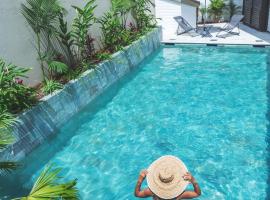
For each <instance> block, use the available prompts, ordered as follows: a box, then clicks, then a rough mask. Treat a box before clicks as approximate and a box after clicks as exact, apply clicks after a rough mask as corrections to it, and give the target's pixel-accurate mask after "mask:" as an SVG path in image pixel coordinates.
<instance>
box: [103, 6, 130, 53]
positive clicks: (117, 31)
mask: <svg viewBox="0 0 270 200" xmlns="http://www.w3.org/2000/svg"><path fill="white" fill-rule="evenodd" d="M98 22H99V23H100V25H101V30H102V34H103V43H104V44H103V45H104V48H105V49H106V50H108V51H109V52H111V53H113V52H115V51H118V50H120V49H122V48H123V46H125V45H126V44H127V41H126V38H127V30H126V29H124V28H123V27H122V24H121V21H120V18H119V17H118V16H117V15H116V14H115V13H114V11H113V10H111V11H109V12H107V13H105V14H104V16H103V17H101V18H100V19H99V20H98Z"/></svg>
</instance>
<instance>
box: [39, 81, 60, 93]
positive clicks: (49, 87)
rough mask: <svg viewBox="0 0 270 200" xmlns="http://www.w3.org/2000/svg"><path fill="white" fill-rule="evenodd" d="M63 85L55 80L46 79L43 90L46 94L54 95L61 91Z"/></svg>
mask: <svg viewBox="0 0 270 200" xmlns="http://www.w3.org/2000/svg"><path fill="white" fill-rule="evenodd" d="M62 88H63V85H62V84H61V83H59V82H57V81H55V80H53V79H45V81H44V82H43V87H42V88H41V90H42V92H43V93H44V94H46V95H47V94H52V93H53V92H54V91H55V90H60V89H62Z"/></svg>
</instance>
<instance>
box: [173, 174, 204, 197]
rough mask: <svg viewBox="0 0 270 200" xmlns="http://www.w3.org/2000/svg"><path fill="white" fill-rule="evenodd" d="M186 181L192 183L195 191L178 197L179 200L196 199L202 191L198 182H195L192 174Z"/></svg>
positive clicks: (187, 175) (186, 176) (186, 177)
mask: <svg viewBox="0 0 270 200" xmlns="http://www.w3.org/2000/svg"><path fill="white" fill-rule="evenodd" d="M184 179H185V180H188V181H190V183H191V184H192V185H193V189H194V191H185V192H183V193H182V194H181V195H180V196H179V197H177V200H179V199H192V198H196V197H198V196H200V195H201V189H200V186H199V184H198V182H197V181H196V180H195V178H194V177H193V176H192V175H191V174H190V173H187V174H186V175H185V176H184Z"/></svg>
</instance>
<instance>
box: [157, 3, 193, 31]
mask: <svg viewBox="0 0 270 200" xmlns="http://www.w3.org/2000/svg"><path fill="white" fill-rule="evenodd" d="M155 10H156V18H161V19H157V20H158V22H159V25H161V26H162V32H163V35H165V36H167V35H173V34H175V33H176V31H177V27H178V24H177V22H176V21H175V20H174V19H173V17H175V16H183V17H184V18H185V19H186V20H187V21H188V22H189V23H190V25H191V26H193V27H196V12H197V11H196V7H194V6H191V5H187V4H185V3H181V1H173V0H156V1H155Z"/></svg>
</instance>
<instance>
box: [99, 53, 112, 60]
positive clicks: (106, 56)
mask: <svg viewBox="0 0 270 200" xmlns="http://www.w3.org/2000/svg"><path fill="white" fill-rule="evenodd" d="M111 57H112V56H111V54H110V53H109V52H106V51H105V52H98V53H97V54H96V59H97V60H98V61H103V60H108V59H111Z"/></svg>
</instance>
